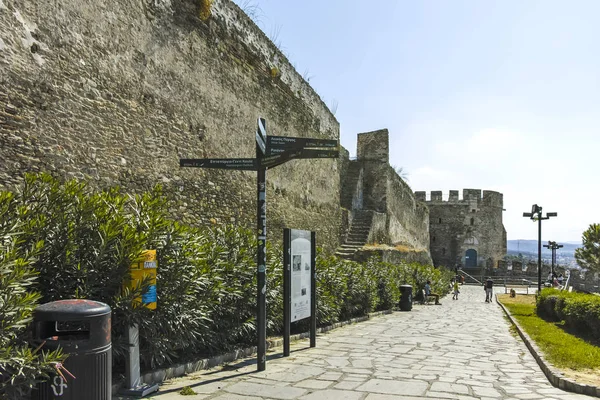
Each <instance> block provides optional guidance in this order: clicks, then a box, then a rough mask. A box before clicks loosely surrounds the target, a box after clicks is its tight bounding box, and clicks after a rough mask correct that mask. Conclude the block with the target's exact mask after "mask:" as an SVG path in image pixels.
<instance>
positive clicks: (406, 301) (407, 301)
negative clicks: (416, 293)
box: [400, 285, 412, 311]
mask: <svg viewBox="0 0 600 400" xmlns="http://www.w3.org/2000/svg"><path fill="white" fill-rule="evenodd" d="M400 310H401V311H410V310H412V286H411V285H400Z"/></svg>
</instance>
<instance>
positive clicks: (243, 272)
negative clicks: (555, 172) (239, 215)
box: [0, 174, 451, 379]
mask: <svg viewBox="0 0 600 400" xmlns="http://www.w3.org/2000/svg"><path fill="white" fill-rule="evenodd" d="M1 196H4V197H1ZM1 196H0V199H3V198H9V199H10V204H11V207H8V208H7V209H6V211H4V213H3V216H2V221H3V222H2V223H3V224H4V226H9V227H12V226H18V232H19V234H18V238H19V239H18V240H13V242H12V248H11V250H10V251H8V250H5V254H13V253H14V254H16V255H19V256H18V257H17V256H12V255H11V256H10V257H9V258H10V259H11V260H12V259H19V257H21V258H23V257H24V259H25V260H26V261H23V263H24V265H26V267H25V269H24V270H25V271H27V273H26V274H25V275H24V277H25V278H23V279H24V281H23V283H22V284H21V286H20V287H21V288H22V290H21V293H23V295H24V296H30V297H29V298H30V299H33V301H32V302H29V303H28V305H26V307H25V308H24V309H23V310H24V311H23V313H24V314H23V315H25V318H24V319H23V322H22V323H21V325H19V327H20V328H19V329H25V327H26V325H27V322H28V319H27V318H28V315H29V313H30V311H31V309H32V308H33V307H34V306H35V304H37V301H38V299H39V300H40V301H41V302H48V301H53V300H59V299H67V298H81V299H94V300H97V301H102V302H105V303H107V304H108V305H109V306H110V307H111V309H112V312H113V314H112V343H113V363H114V367H115V371H116V372H119V371H122V370H123V367H124V360H125V356H126V354H127V353H126V352H127V335H126V334H127V330H128V327H129V326H130V325H132V324H137V325H138V327H139V333H140V358H141V363H142V368H144V369H149V368H155V367H158V366H163V365H169V364H173V363H175V362H180V361H186V360H190V359H192V358H197V357H198V356H207V355H212V354H217V353H220V352H224V351H228V350H231V349H234V348H237V347H240V346H246V345H251V344H255V343H256V320H255V319H256V290H257V289H256V285H257V284H256V244H257V243H256V235H255V232H253V231H252V230H249V229H245V228H240V227H234V226H212V227H209V228H194V227H190V226H186V225H183V224H181V223H178V222H177V221H173V220H172V219H171V217H170V215H169V211H168V210H169V208H170V204H169V202H168V201H167V200H166V198H165V196H164V195H163V193H162V191H161V189H160V187H158V186H157V187H156V188H154V189H152V190H150V191H148V192H146V193H142V194H138V195H129V194H126V193H122V192H121V191H120V189H119V188H109V189H106V190H93V189H92V188H91V187H90V186H89V185H87V184H86V183H85V182H79V181H75V180H71V181H66V182H61V181H58V180H56V179H54V178H52V177H50V176H49V175H45V174H41V175H27V176H26V178H25V181H24V183H23V185H22V187H21V188H20V189H19V190H18V191H16V192H15V193H8V192H4V193H1ZM12 237H13V236H10V238H12ZM4 240H5V242H6V241H7V240H8V239H6V238H5V239H4ZM7 243H8V242H7ZM31 249H35V251H34V252H32V251H31ZM145 249H155V250H156V251H157V261H158V270H157V299H158V306H157V309H156V310H149V309H147V308H146V307H143V306H141V305H140V304H139V303H137V302H134V299H135V298H138V297H139V296H140V295H141V294H142V293H143V292H144V291H145V290H147V288H148V285H149V283H150V282H149V281H144V282H141V283H140V284H138V285H137V287H136V288H133V289H128V288H125V287H124V285H123V283H124V282H125V281H126V280H128V279H129V266H130V265H131V263H132V261H133V260H135V259H136V258H137V257H138V256H139V255H140V253H141V252H142V251H143V250H145ZM21 255H23V256H21ZM15 257H16V258H15ZM282 258H283V257H282V249H281V248H279V247H277V246H273V245H272V243H271V242H268V243H267V287H266V299H267V334H268V335H279V334H281V332H282V330H283V315H282V314H283V297H282V289H283V286H282V280H283V266H282ZM316 272H317V288H316V290H317V323H318V325H320V326H322V325H328V324H332V323H335V322H339V321H343V320H346V319H349V318H354V317H359V316H364V315H366V314H368V313H370V312H372V311H375V310H385V309H390V308H392V307H393V306H395V305H396V304H397V303H398V301H399V297H400V293H399V289H398V287H399V285H401V284H411V285H413V287H414V288H415V291H418V290H420V289H422V288H423V286H424V285H425V282H426V280H428V279H429V280H431V281H432V287H433V290H434V291H437V292H438V293H440V294H442V293H446V292H447V291H448V287H449V280H450V277H451V273H450V272H446V271H442V270H438V269H435V268H433V267H432V266H423V265H418V264H407V263H402V264H398V265H395V264H388V263H383V262H381V261H380V260H379V259H376V258H372V259H369V260H368V261H367V262H365V263H358V262H354V261H347V260H343V259H340V258H337V257H333V256H325V255H324V254H323V253H322V252H321V251H319V253H318V256H317V265H316ZM5 290H6V289H5ZM0 306H1V305H0ZM307 327H308V320H304V321H301V322H299V323H298V324H296V325H295V328H294V329H295V330H296V331H298V330H305V329H306V328H307ZM14 337H16V336H13V338H14ZM3 343H5V342H3ZM21 344H22V342H21ZM3 348H4V347H3ZM21 348H27V347H26V346H25V347H21ZM36 357H37V356H36ZM44 357H45V356H44ZM56 359H58V358H56ZM45 360H46V361H44V362H46V364H44V362H42V363H41V364H40V365H41V367H40V368H38V369H37V370H36V369H32V370H31V371H32V372H31V376H35V375H36V374H38V375H39V376H43V374H44V371H45V370H44V368H45V367H44V366H45V365H46V366H47V365H50V366H51V365H52V364H51V363H52V360H54V358H52V357H51V356H50V355H49V356H48V357H46V358H45ZM0 368H6V367H4V366H2V364H0ZM5 370H7V371H8V369H5ZM3 379H4V375H3Z"/></svg>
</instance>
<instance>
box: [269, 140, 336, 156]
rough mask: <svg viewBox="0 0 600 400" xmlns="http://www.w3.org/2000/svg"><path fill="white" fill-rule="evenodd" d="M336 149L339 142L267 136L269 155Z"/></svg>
mask: <svg viewBox="0 0 600 400" xmlns="http://www.w3.org/2000/svg"><path fill="white" fill-rule="evenodd" d="M336 147H338V142H337V140H331V139H313V138H300V137H287V136H267V155H273V154H279V153H283V152H285V151H290V150H301V149H306V148H317V149H334V148H336Z"/></svg>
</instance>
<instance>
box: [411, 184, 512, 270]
mask: <svg viewBox="0 0 600 400" xmlns="http://www.w3.org/2000/svg"><path fill="white" fill-rule="evenodd" d="M426 195H427V193H426V192H416V193H415V196H416V198H417V199H418V200H419V201H422V202H425V204H426V205H427V207H428V208H429V235H430V250H431V257H432V258H433V261H434V263H435V265H445V266H447V267H451V268H453V267H454V266H456V265H461V266H467V267H468V266H469V260H467V258H466V257H467V251H468V250H475V251H476V252H477V263H476V264H477V265H476V266H477V267H479V268H481V267H496V266H497V265H498V261H500V260H502V259H503V257H504V255H506V230H505V229H504V225H503V223H502V211H503V210H502V207H503V199H502V194H501V193H498V192H493V191H486V190H484V191H483V196H482V192H481V190H479V189H464V190H463V199H462V200H459V196H458V191H456V190H451V191H450V193H449V196H448V201H444V200H443V199H442V192H441V191H432V192H431V195H430V200H429V201H426ZM470 254H472V253H470ZM471 261H473V260H472V259H471Z"/></svg>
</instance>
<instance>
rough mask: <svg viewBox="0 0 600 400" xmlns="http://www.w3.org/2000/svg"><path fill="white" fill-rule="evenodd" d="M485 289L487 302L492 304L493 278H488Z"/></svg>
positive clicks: (484, 285)
mask: <svg viewBox="0 0 600 400" xmlns="http://www.w3.org/2000/svg"><path fill="white" fill-rule="evenodd" d="M483 287H484V289H485V302H486V303H491V302H492V295H493V287H494V281H493V280H492V278H490V277H488V278H487V280H486V281H485V283H484V284H483Z"/></svg>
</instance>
